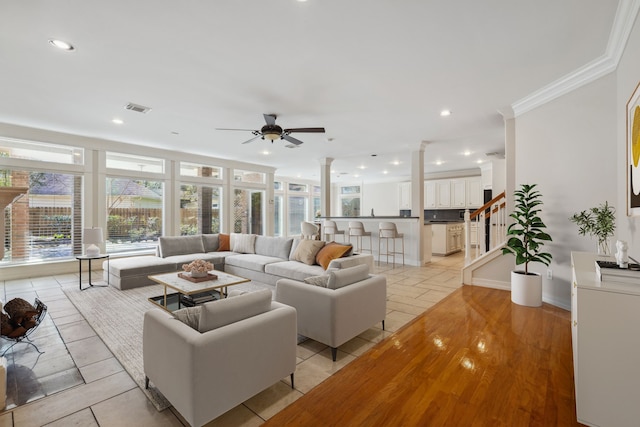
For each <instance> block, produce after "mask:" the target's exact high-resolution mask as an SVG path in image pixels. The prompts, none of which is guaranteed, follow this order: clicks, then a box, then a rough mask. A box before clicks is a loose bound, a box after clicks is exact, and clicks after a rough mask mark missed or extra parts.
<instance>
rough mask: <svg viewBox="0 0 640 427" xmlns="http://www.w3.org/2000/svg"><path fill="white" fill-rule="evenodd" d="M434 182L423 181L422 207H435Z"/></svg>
mask: <svg viewBox="0 0 640 427" xmlns="http://www.w3.org/2000/svg"><path fill="white" fill-rule="evenodd" d="M436 203H437V202H436V183H435V182H434V181H425V182H424V208H425V209H435V208H436Z"/></svg>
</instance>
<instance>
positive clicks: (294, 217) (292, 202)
mask: <svg viewBox="0 0 640 427" xmlns="http://www.w3.org/2000/svg"><path fill="white" fill-rule="evenodd" d="M308 206H309V197H308V196H289V206H288V208H289V215H288V216H289V232H288V233H287V235H288V236H296V235H300V232H301V230H300V223H301V222H302V221H306V220H307V218H308Z"/></svg>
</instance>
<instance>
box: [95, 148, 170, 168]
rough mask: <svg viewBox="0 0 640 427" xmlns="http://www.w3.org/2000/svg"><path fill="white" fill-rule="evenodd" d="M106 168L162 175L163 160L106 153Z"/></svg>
mask: <svg viewBox="0 0 640 427" xmlns="http://www.w3.org/2000/svg"><path fill="white" fill-rule="evenodd" d="M107 168H112V169H123V170H127V171H136V172H151V173H164V160H163V159H159V158H155V157H144V156H136V155H133V154H123V153H112V152H109V151H107Z"/></svg>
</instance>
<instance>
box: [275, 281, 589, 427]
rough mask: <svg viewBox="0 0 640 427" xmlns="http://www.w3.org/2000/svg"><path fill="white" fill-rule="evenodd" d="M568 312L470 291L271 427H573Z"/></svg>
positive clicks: (392, 340)
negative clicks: (527, 305)
mask: <svg viewBox="0 0 640 427" xmlns="http://www.w3.org/2000/svg"><path fill="white" fill-rule="evenodd" d="M570 328H571V327H570V313H569V312H567V311H565V310H562V309H560V308H556V307H554V306H551V305H547V304H544V305H543V307H542V308H529V307H521V306H518V305H515V304H512V303H511V301H510V293H509V292H505V291H500V290H494V289H487V288H481V287H473V286H463V287H462V288H460V289H457V290H456V291H454V292H453V293H452V294H451V295H450V296H448V297H447V298H445V299H444V300H443V301H442V302H440V303H439V304H437V305H435V306H433V307H432V308H430V309H429V310H427V311H426V312H425V313H424V314H422V315H420V316H418V317H417V318H416V319H414V320H413V321H412V322H411V323H410V324H409V325H407V327H405V328H403V329H401V330H400V331H398V332H397V333H396V334H394V335H392V336H391V337H390V338H389V339H387V340H384V341H382V342H380V343H379V344H378V345H376V346H375V347H373V348H372V349H371V350H370V351H369V352H367V353H366V354H364V355H362V356H361V357H359V358H358V359H356V360H355V361H353V362H352V363H350V364H349V366H348V368H347V369H342V370H341V371H339V372H337V373H336V374H335V375H333V376H332V377H330V378H329V379H327V380H326V381H325V382H323V383H322V384H320V385H319V386H317V387H316V388H314V389H313V390H311V391H310V392H309V393H307V394H305V395H304V396H302V397H301V398H300V399H298V400H297V401H296V402H294V403H293V404H291V405H289V406H288V407H287V408H285V409H284V410H283V411H281V412H279V413H278V414H276V415H275V416H273V417H272V418H270V419H269V420H268V421H267V422H266V423H265V424H264V425H265V426H283V425H287V426H294V425H296V426H315V425H345V426H347V425H348V426H552V425H558V426H575V425H580V424H578V423H577V421H576V415H575V394H574V386H573V360H572V353H571V329H570Z"/></svg>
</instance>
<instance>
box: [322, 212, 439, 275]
mask: <svg viewBox="0 0 640 427" xmlns="http://www.w3.org/2000/svg"><path fill="white" fill-rule="evenodd" d="M324 219H330V220H332V221H335V222H336V225H337V226H338V229H339V230H344V232H345V236H344V239H345V241H346V242H348V241H349V236H348V230H349V221H360V222H362V224H364V229H365V231H370V232H371V249H372V254H373V256H374V258H375V259H376V261H377V260H378V256H379V255H378V240H379V239H378V226H379V224H380V223H381V222H393V223H395V224H396V228H397V229H398V233H403V234H404V262H405V264H406V265H415V266H421V265H425V264H427V263H429V262H431V224H429V223H428V224H424V223H421V222H420V219H419V218H418V217H417V216H361V217H344V216H330V217H320V218H316V220H318V221H320V222H321V221H323V220H324ZM322 237H323V238H324V236H322ZM337 239H338V241H340V237H337ZM367 240H368V238H367V237H365V238H364V242H365V243H364V244H363V246H364V247H365V248H367V249H368V247H369V246H368V242H367ZM351 241H352V242H353V244H354V245H355V238H353V237H352V238H351ZM384 244H385V243H384V241H383V243H382V245H383V246H382V252H385V251H386V248H385V247H384ZM400 245H401V243H400V241H399V240H398V241H396V249H399V248H401V246H400ZM364 252H365V253H367V251H364ZM384 261H385V262H386V257H384ZM398 261H399V262H400V263H402V256H400V257H398V256H396V265H398Z"/></svg>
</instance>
